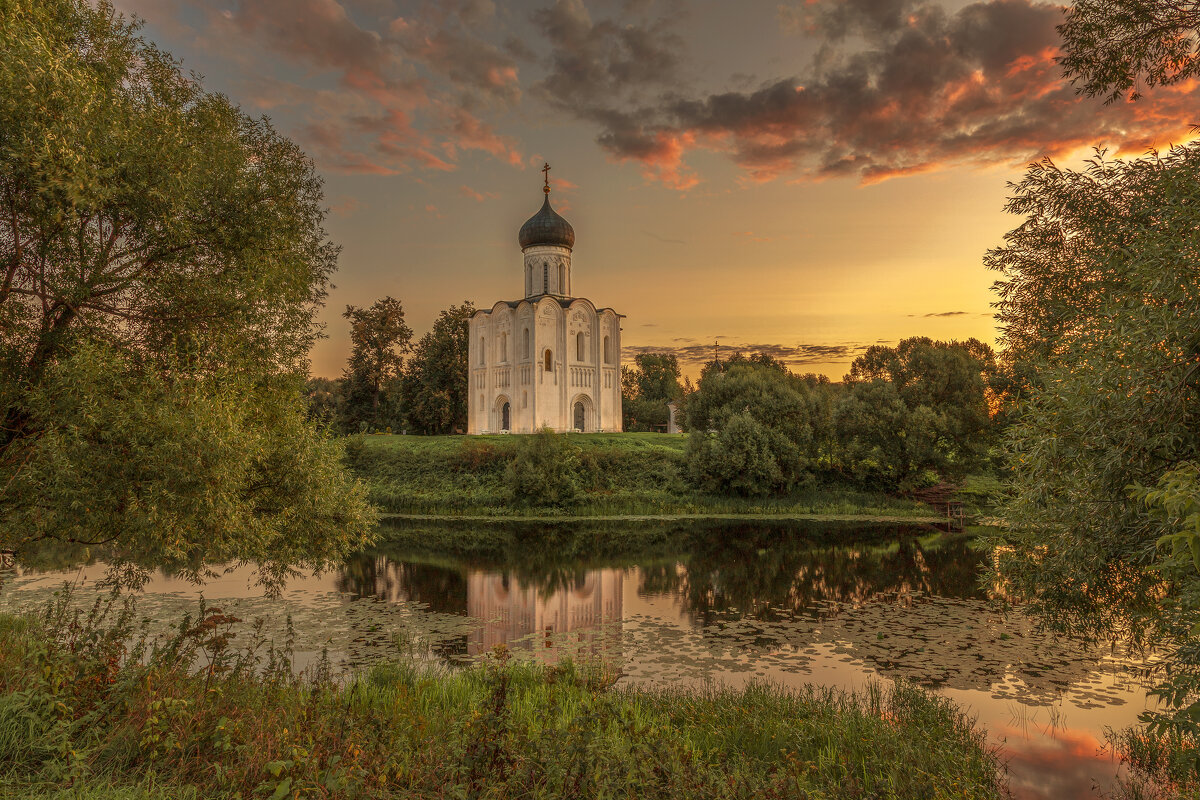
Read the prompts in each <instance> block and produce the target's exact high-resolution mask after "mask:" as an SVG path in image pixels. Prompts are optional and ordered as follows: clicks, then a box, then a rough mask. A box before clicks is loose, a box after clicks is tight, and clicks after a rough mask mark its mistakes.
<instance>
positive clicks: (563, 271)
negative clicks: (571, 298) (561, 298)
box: [558, 264, 567, 294]
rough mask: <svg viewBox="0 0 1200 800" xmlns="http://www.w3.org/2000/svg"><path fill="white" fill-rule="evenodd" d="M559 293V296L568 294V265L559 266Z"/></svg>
mask: <svg viewBox="0 0 1200 800" xmlns="http://www.w3.org/2000/svg"><path fill="white" fill-rule="evenodd" d="M558 293H559V294H566V293H567V265H566V264H559V265H558Z"/></svg>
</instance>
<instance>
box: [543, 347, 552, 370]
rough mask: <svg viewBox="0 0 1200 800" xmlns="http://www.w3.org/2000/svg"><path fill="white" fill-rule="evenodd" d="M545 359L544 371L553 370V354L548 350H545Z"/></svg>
mask: <svg viewBox="0 0 1200 800" xmlns="http://www.w3.org/2000/svg"><path fill="white" fill-rule="evenodd" d="M545 361H546V372H553V371H554V356H553V355H551V353H550V351H549V350H547V351H546V359H545Z"/></svg>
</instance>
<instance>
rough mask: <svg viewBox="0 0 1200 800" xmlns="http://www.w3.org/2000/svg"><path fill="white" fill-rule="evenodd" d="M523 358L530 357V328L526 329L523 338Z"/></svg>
mask: <svg viewBox="0 0 1200 800" xmlns="http://www.w3.org/2000/svg"><path fill="white" fill-rule="evenodd" d="M521 358H526V359H527V358H529V328H526V329H525V332H524V333H523V334H522V339H521Z"/></svg>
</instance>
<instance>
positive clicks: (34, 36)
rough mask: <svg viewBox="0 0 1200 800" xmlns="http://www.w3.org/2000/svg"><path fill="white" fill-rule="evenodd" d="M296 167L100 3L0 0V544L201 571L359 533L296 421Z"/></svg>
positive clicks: (361, 502)
mask: <svg viewBox="0 0 1200 800" xmlns="http://www.w3.org/2000/svg"><path fill="white" fill-rule="evenodd" d="M322 219H323V212H322V197H321V182H320V179H319V178H318V177H317V175H316V174H315V172H314V169H313V165H312V163H311V161H309V159H308V158H307V157H305V155H304V154H303V153H302V152H301V151H300V150H299V149H298V148H297V147H296V146H295V145H294V144H293V143H292V142H290V141H289V140H287V139H286V138H284V137H282V136H280V135H279V134H277V133H276V132H275V131H274V130H273V129H272V128H271V126H270V124H269V123H268V122H267V121H266V120H263V119H258V120H255V119H250V118H249V117H247V116H246V115H244V114H242V113H241V112H240V111H239V110H238V108H237V107H236V106H234V105H232V104H231V103H230V102H229V101H228V100H227V99H226V98H224V97H222V96H221V95H216V94H212V93H209V92H206V91H205V90H204V89H203V87H202V86H201V85H200V83H199V82H198V81H197V80H196V79H194V78H193V77H189V76H187V75H185V74H184V73H182V72H181V70H180V69H179V65H178V64H177V63H176V62H175V61H174V60H173V59H172V58H171V57H170V56H169V55H168V54H166V53H164V52H162V51H161V50H159V49H158V48H156V47H155V46H154V45H153V44H151V43H149V42H147V41H146V40H145V39H143V38H142V37H141V36H140V35H139V34H138V28H137V25H136V24H133V23H130V22H128V21H127V20H125V19H123V18H122V17H121V16H120V15H118V14H116V13H115V12H114V11H113V9H112V7H111V5H109V4H108V3H106V2H101V3H99V4H97V5H91V4H90V3H88V2H85V0H3V2H0V419H2V423H0V424H2V428H0V548H7V549H14V550H18V551H21V550H25V549H29V548H32V547H35V546H37V543H39V542H40V543H46V542H49V541H57V542H65V543H75V544H79V543H101V542H104V543H107V544H108V546H109V548H110V551H109V557H110V558H117V559H125V560H128V561H135V560H137V559H139V558H144V559H146V562H145V563H150V562H159V563H163V562H165V563H172V564H176V565H179V566H182V567H184V568H198V565H199V564H200V563H201V562H203V561H205V560H227V559H241V558H257V557H263V558H265V559H267V561H268V562H270V563H269V564H268V567H272V566H273V567H276V568H279V569H282V568H283V566H284V565H285V564H287V563H295V562H297V561H300V562H315V561H320V560H323V559H324V558H327V557H337V556H340V555H341V554H344V553H345V552H347V551H348V550H349V549H351V548H355V547H357V546H359V545H361V544H362V543H363V542H364V541H365V540H366V539H367V537H368V531H369V529H370V521H371V518H372V514H371V511H370V509H369V507H368V506H367V504H366V501H365V499H364V493H363V491H362V490H361V488H360V487H358V486H356V485H355V484H354V483H353V482H352V481H351V480H350V478H349V477H348V476H347V475H346V473H345V472H344V471H343V469H342V468H341V466H340V449H339V447H338V446H337V445H335V444H334V443H332V442H331V441H329V440H328V439H326V438H325V437H324V436H323V435H322V434H320V433H318V432H317V431H316V430H315V429H314V428H313V427H311V426H310V425H309V424H307V423H306V422H305V415H304V406H303V402H302V399H301V395H300V388H301V385H302V380H303V379H302V377H301V376H302V375H303V372H304V368H305V366H306V354H307V351H308V348H309V346H310V344H311V343H312V341H313V339H314V337H315V336H316V335H317V333H318V330H317V326H316V325H315V324H314V312H315V310H316V309H317V307H318V306H319V304H320V303H321V301H322V299H323V297H324V295H325V289H326V285H327V281H328V278H329V275H330V273H331V272H332V270H333V269H334V265H335V260H336V256H337V249H336V248H335V247H334V246H333V245H331V244H330V243H329V242H328V240H327V239H326V237H325V234H324V231H323V230H322V228H321V223H322Z"/></svg>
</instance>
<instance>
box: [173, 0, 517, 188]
mask: <svg viewBox="0 0 1200 800" xmlns="http://www.w3.org/2000/svg"><path fill="white" fill-rule="evenodd" d="M178 1H179V2H180V3H182V4H186V5H189V6H193V7H196V8H198V9H199V10H201V11H202V12H203V14H204V17H205V19H206V20H207V22H208V27H207V28H206V29H205V30H204V31H203V32H202V33H201V35H200V38H201V39H202V40H203V41H204V42H205V44H206V46H208V47H210V48H211V49H212V50H214V51H221V50H222V49H223V50H225V51H227V52H229V53H231V54H233V55H234V56H235V57H237V58H239V59H241V60H242V61H245V62H246V64H245V66H244V68H243V72H245V73H246V75H247V77H246V78H245V79H244V80H245V83H246V86H247V89H248V94H249V95H250V96H251V97H252V98H253V99H254V102H255V103H256V104H257V105H259V106H260V107H261V108H264V109H274V108H279V107H283V106H287V107H290V108H292V109H295V110H296V111H298V112H299V114H300V115H301V117H302V119H301V121H300V122H298V123H297V124H296V128H295V131H294V133H295V134H296V135H297V136H298V138H300V139H301V141H302V143H303V144H304V146H305V147H306V149H308V150H309V152H311V154H312V155H313V156H314V158H315V159H316V160H317V162H318V163H319V164H320V166H321V167H322V168H323V169H331V170H337V171H343V172H361V173H375V174H392V173H396V172H401V171H406V170H409V169H412V168H413V167H421V168H426V169H436V170H450V169H454V168H455V167H456V161H457V158H458V156H459V154H460V153H461V152H462V151H464V150H480V151H483V152H487V153H490V154H492V155H494V156H495V157H497V158H499V159H501V160H504V161H507V162H509V163H521V161H522V158H521V155H520V153H518V152H517V146H516V143H515V142H514V141H513V140H511V139H509V138H507V137H504V136H501V135H499V134H497V133H496V132H495V131H494V130H493V129H492V127H491V126H490V125H489V124H487V123H486V122H484V120H483V118H482V115H481V110H485V109H488V108H494V107H507V106H511V105H514V104H516V103H517V102H519V100H520V90H519V80H518V73H517V63H516V61H515V60H514V59H513V57H512V56H511V55H509V54H507V53H506V52H504V51H503V50H502V49H501V48H499V47H498V46H495V45H493V44H491V43H489V42H488V41H487V40H486V38H485V37H484V36H482V35H480V34H479V33H478V32H477V31H478V30H487V29H488V27H489V24H490V21H491V20H492V19H493V18H494V16H495V6H494V3H493V0H442V1H441V2H437V3H433V2H429V3H425V4H423V5H421V6H419V7H418V8H417V9H416V11H415V12H414V13H413V14H412V15H411V16H409V17H403V16H396V13H397V12H396V10H395V6H394V5H393V4H392V3H390V2H386V0H231V2H229V3H224V2H219V0H178ZM350 2H354V5H355V11H356V13H355V15H353V16H352V15H351V14H350V13H348V11H347V5H346V4H348V3H350ZM364 16H376V17H377V18H379V19H382V20H383V22H382V23H381V24H380V25H379V26H377V27H378V28H379V29H378V30H375V29H372V28H369V27H364V23H362V22H361V20H362V19H363V18H364ZM267 53H271V54H277V55H282V56H283V57H284V58H285V59H287V60H288V61H291V62H295V63H298V64H302V65H304V66H306V67H309V68H310V69H313V70H314V71H316V72H321V73H332V74H334V75H335V76H337V87H336V90H334V89H326V90H317V89H312V88H306V87H303V86H300V85H298V84H295V83H290V82H288V81H285V80H281V79H279V78H276V77H273V76H271V75H270V74H269V63H270V62H269V59H268V58H267V57H265V56H264V54H267ZM251 63H253V64H255V65H257V66H261V67H263V68H262V69H254V68H252V67H251Z"/></svg>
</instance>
